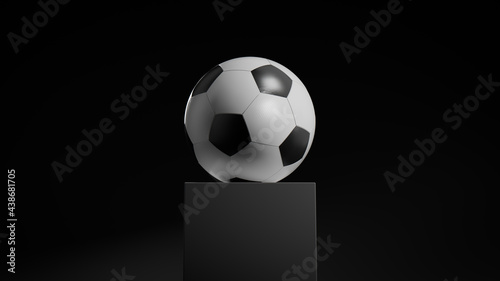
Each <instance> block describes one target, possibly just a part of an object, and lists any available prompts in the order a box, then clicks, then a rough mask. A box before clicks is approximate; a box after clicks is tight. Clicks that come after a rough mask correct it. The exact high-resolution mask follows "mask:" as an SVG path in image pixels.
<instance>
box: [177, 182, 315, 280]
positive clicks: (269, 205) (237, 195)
mask: <svg viewBox="0 0 500 281" xmlns="http://www.w3.org/2000/svg"><path fill="white" fill-rule="evenodd" d="M184 203H185V204H186V205H187V206H190V207H192V208H194V209H196V212H193V214H191V215H190V216H189V223H186V224H185V226H184V281H247V280H248V281H282V280H286V279H284V276H285V275H287V274H285V272H286V271H287V270H291V267H292V265H294V264H295V265H301V264H302V262H303V260H304V259H305V258H308V257H314V258H316V256H315V255H316V252H315V248H316V184H315V183H286V182H283V183H247V182H242V183H215V182H214V183H202V182H200V183H186V184H185V193H184ZM290 276H293V275H290ZM307 276H308V277H307V278H306V279H301V280H311V281H316V271H315V270H314V271H313V272H307ZM291 280H293V279H291Z"/></svg>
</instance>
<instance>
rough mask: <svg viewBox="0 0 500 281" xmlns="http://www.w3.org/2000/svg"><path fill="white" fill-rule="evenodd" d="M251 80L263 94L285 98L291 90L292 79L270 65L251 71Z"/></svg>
mask: <svg viewBox="0 0 500 281" xmlns="http://www.w3.org/2000/svg"><path fill="white" fill-rule="evenodd" d="M252 75H253V78H254V79H255V82H256V83H257V86H258V87H259V91H260V92H261V93H264V94H270V95H276V96H281V97H285V98H286V97H287V96H288V93H290V88H292V79H290V77H288V75H286V74H285V73H284V72H283V71H281V70H279V69H278V68H276V67H274V66H272V65H264V66H261V67H259V68H256V69H254V70H252Z"/></svg>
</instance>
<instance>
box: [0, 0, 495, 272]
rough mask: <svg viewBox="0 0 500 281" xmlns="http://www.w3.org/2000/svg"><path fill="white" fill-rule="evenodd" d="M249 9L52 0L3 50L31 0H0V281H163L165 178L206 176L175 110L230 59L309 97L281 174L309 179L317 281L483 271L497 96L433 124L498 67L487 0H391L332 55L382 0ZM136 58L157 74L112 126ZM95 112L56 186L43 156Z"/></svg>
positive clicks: (171, 216) (176, 217)
mask: <svg viewBox="0 0 500 281" xmlns="http://www.w3.org/2000/svg"><path fill="white" fill-rule="evenodd" d="M269 2H270V1H250V0H246V1H244V2H243V3H242V4H241V5H239V6H237V7H235V8H234V10H233V11H232V12H227V13H226V14H224V16H225V19H224V21H220V19H219V17H218V16H217V13H216V12H215V10H214V8H213V6H212V1H198V2H195V1H175V2H172V1H131V2H126V3H125V2H123V1H122V2H119V3H114V4H112V3H110V2H108V3H107V4H104V3H102V2H100V1H92V2H91V1H72V2H70V3H68V4H66V5H64V6H61V7H60V11H59V13H58V14H57V15H56V16H55V17H54V18H52V19H50V20H49V23H48V24H47V25H46V26H45V27H43V28H40V30H39V32H38V34H37V35H36V36H35V37H34V38H33V39H30V41H29V43H28V44H26V45H21V46H20V51H19V53H18V54H15V53H14V51H13V49H12V47H11V45H10V43H9V41H8V39H7V33H8V32H14V33H17V34H20V30H21V26H22V22H21V20H20V19H21V17H23V16H26V17H28V18H31V17H32V15H33V13H34V12H36V11H38V10H40V8H39V6H38V4H36V1H24V2H22V1H4V2H3V3H2V8H1V10H2V17H1V18H2V28H5V30H4V31H3V32H2V33H3V34H4V37H3V38H4V39H3V41H2V42H3V43H2V45H3V46H4V47H5V48H3V51H2V52H3V54H4V55H3V59H2V66H3V67H4V68H5V70H6V72H4V73H5V74H4V75H3V76H2V77H3V78H2V84H1V85H2V90H1V93H2V97H3V98H4V99H3V100H4V106H3V108H7V112H6V117H7V118H6V124H5V126H4V129H3V132H4V136H3V139H4V140H5V144H4V146H3V147H4V149H5V151H6V154H7V163H6V165H7V168H8V169H12V168H14V169H16V179H17V181H16V184H17V193H16V200H17V201H16V204H17V218H18V220H19V221H18V223H17V228H16V238H17V240H16V243H17V251H16V255H17V259H16V262H17V264H16V271H17V272H18V273H17V274H16V275H15V276H14V278H12V277H13V276H9V275H10V274H9V275H7V273H6V272H7V271H6V270H7V267H6V264H5V260H6V258H5V255H7V251H6V250H7V249H6V247H7V244H6V240H4V239H2V243H1V244H0V250H1V254H2V258H0V260H1V261H2V264H3V266H2V272H1V273H0V276H2V280H4V277H3V276H9V277H10V278H12V280H35V279H36V280H74V281H77V280H86V281H89V280H106V281H107V280H111V279H112V278H113V275H112V273H111V270H113V269H116V270H117V271H118V272H120V271H121V269H122V268H123V267H125V268H126V272H127V274H129V275H134V276H136V277H135V279H134V280H137V281H141V280H181V279H182V274H181V273H182V227H183V219H182V216H181V214H180V211H179V209H178V204H179V203H181V202H182V189H183V182H185V181H211V180H212V179H211V178H210V176H209V175H208V174H207V173H206V172H205V171H204V170H203V169H202V168H201V167H200V166H199V165H198V164H197V163H196V159H195V158H194V156H193V154H192V149H191V147H189V145H188V144H187V143H186V139H185V135H184V130H183V114H184V109H185V104H186V102H187V99H188V96H189V93H190V91H191V89H192V87H193V86H194V84H195V83H196V81H198V79H199V78H200V77H201V76H202V75H203V74H204V73H205V72H206V71H207V70H209V69H210V68H211V67H213V66H214V65H216V64H218V63H221V62H223V61H225V60H228V59H231V58H234V57H240V56H259V57H265V58H269V59H272V60H274V61H277V62H280V63H281V64H283V65H285V66H286V67H288V68H289V69H290V70H292V71H293V72H294V73H295V74H296V75H297V76H298V77H300V79H301V80H302V81H303V82H304V84H305V85H306V87H307V88H308V91H309V93H310V95H311V97H312V100H313V102H314V105H315V110H316V120H317V127H316V135H315V139H314V143H313V146H312V148H311V151H310V153H309V155H308V157H307V158H306V160H305V161H304V162H303V163H302V165H301V166H300V167H299V168H298V169H297V170H296V171H295V172H294V173H293V174H292V175H290V176H289V177H287V178H286V179H284V181H290V182H292V181H314V182H316V183H317V198H318V199H317V203H318V208H317V213H318V235H319V236H320V237H323V238H326V236H327V235H329V234H331V235H332V237H333V240H334V241H335V242H338V243H341V244H342V245H341V247H340V248H338V249H337V250H336V251H335V252H334V253H333V254H332V256H331V257H330V258H329V259H328V260H326V261H324V262H322V263H320V264H319V274H318V276H319V280H339V281H340V280H348V281H358V280H359V281H361V280H363V281H367V280H379V281H389V280H436V281H437V280H439V281H441V280H444V279H445V278H448V279H452V278H454V277H455V276H459V280H497V278H498V276H497V275H498V271H497V267H498V262H499V259H498V255H497V253H498V250H499V243H498V237H499V236H500V235H499V231H498V230H497V227H496V225H497V224H498V217H497V214H498V209H499V207H498V204H497V203H498V199H497V197H496V192H495V191H496V190H497V189H498V186H499V184H498V171H499V164H498V157H499V155H500V153H499V149H498V143H499V138H498V136H497V133H498V124H497V121H496V120H498V110H497V108H498V105H499V99H498V97H497V96H498V93H499V92H500V90H497V92H495V93H494V94H492V96H491V97H490V98H489V99H488V100H486V101H484V102H482V103H481V104H480V106H479V109H478V110H477V111H476V112H474V113H472V115H471V117H470V118H469V119H467V120H464V122H463V124H462V126H461V127H460V128H459V129H458V130H456V131H452V130H449V126H448V125H447V124H445V123H444V122H443V119H442V114H443V112H444V111H445V110H446V109H448V108H450V107H451V106H452V105H453V104H454V103H461V102H462V100H463V99H464V98H465V97H466V96H469V95H472V94H473V93H474V89H475V87H476V85H477V83H478V81H477V76H478V75H483V76H484V77H486V76H487V75H488V74H490V73H493V80H496V81H498V80H500V76H499V73H498V66H499V61H498V50H499V49H500V48H499V47H500V46H499V43H498V23H497V17H498V13H499V12H500V9H499V4H498V3H495V2H497V1H493V0H492V1H475V2H469V1H464V2H460V1H458V2H457V1H455V2H450V3H446V4H440V5H438V4H436V3H435V1H416V0H414V1H411V2H409V1H402V2H401V3H402V6H403V7H404V9H403V11H402V12H401V13H400V14H398V15H395V16H393V18H392V21H391V23H390V24H389V26H388V27H386V28H383V29H382V31H381V33H380V35H378V36H377V37H376V38H374V39H373V40H372V41H371V43H370V44H369V45H368V46H367V47H366V48H364V49H363V50H362V51H361V53H360V54H359V55H354V56H353V57H352V59H353V60H352V63H350V64H348V63H347V62H346V60H345V58H344V56H343V54H342V52H341V50H340V48H339V43H340V42H342V41H345V42H347V43H349V44H352V43H353V36H354V31H353V28H354V27H355V26H358V27H361V28H363V27H364V25H365V23H366V22H368V21H370V20H372V18H371V16H370V13H369V12H370V10H372V9H373V10H376V11H378V10H380V9H383V8H386V6H387V2H388V1H370V2H360V1H335V3H330V2H329V1H298V2H294V1H279V2H278V1H275V2H274V1H273V4H270V3H269ZM156 64H160V66H161V67H160V68H161V69H162V70H163V71H166V72H170V76H169V77H167V78H166V79H165V81H163V83H161V84H160V86H159V87H158V88H157V89H156V90H154V91H152V92H150V93H149V95H148V97H147V99H146V100H145V101H143V102H141V103H140V104H139V106H138V107H137V108H136V109H134V110H132V111H131V114H130V116H129V117H128V118H126V119H125V120H123V121H121V120H118V119H116V114H114V113H112V112H111V111H110V104H111V102H112V101H113V100H115V99H117V98H119V96H120V94H121V93H130V90H131V89H132V88H133V87H134V86H136V85H139V84H140V83H141V81H142V78H143V77H144V75H145V74H146V71H145V70H144V68H145V67H146V66H147V65H150V66H153V67H154V66H155V65H156ZM105 117H110V118H114V119H113V120H114V121H115V123H114V124H115V125H116V129H115V131H114V132H112V133H110V134H108V135H106V136H105V138H104V140H103V142H102V144H100V145H99V146H98V147H97V148H95V149H94V150H93V152H92V153H91V155H89V156H87V157H85V158H84V159H83V161H82V163H81V164H80V165H79V166H78V167H77V168H75V170H74V171H73V172H72V173H70V174H65V175H64V181H63V182H62V183H59V182H58V180H57V178H56V176H55V174H54V172H53V170H52V168H51V163H52V162H53V161H63V160H64V157H65V149H64V148H65V146H66V145H70V146H73V147H74V146H75V145H76V144H77V143H78V142H79V141H80V140H82V139H84V137H83V135H82V134H81V130H82V129H88V130H90V129H93V128H97V126H98V123H99V121H100V120H101V119H102V118H105ZM436 127H443V128H446V132H447V134H448V140H447V141H446V142H445V143H444V144H441V145H439V146H438V147H437V149H436V152H435V153H434V154H433V155H432V156H431V157H429V158H428V159H426V160H425V163H424V164H423V165H421V166H420V167H418V168H417V169H416V171H415V173H414V174H413V175H411V176H410V177H409V178H408V179H407V180H406V181H405V182H404V183H399V184H397V185H396V192H394V193H392V192H391V190H390V189H389V187H388V185H387V183H386V181H385V179H384V177H383V173H384V172H385V171H386V170H390V171H395V170H396V168H397V164H398V163H399V162H398V160H397V157H398V155H400V154H402V155H404V156H405V157H406V156H407V155H408V154H409V153H410V152H411V151H412V150H413V149H415V145H414V144H413V140H414V139H415V138H419V139H423V138H427V137H429V136H430V134H431V131H432V130H433V129H434V128H436ZM6 188H7V187H5V189H6ZM5 198H6V197H5ZM2 201H3V202H6V199H5V201H4V200H2ZM214 204H215V202H214ZM5 207H6V203H5ZM4 218H5V217H4ZM4 218H2V220H4V221H5V219H4ZM2 229H4V228H2ZM1 232H4V233H5V232H6V230H5V229H4V230H0V233H1ZM235 247H237V245H235ZM243 254H244V253H242V255H243ZM220 267H221V270H224V265H223V264H221V265H220ZM283 270H285V269H283Z"/></svg>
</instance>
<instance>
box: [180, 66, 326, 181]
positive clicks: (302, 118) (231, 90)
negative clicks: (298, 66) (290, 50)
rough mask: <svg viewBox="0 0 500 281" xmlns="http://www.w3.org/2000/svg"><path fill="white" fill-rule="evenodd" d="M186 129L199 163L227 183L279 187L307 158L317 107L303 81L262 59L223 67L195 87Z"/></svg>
mask: <svg viewBox="0 0 500 281" xmlns="http://www.w3.org/2000/svg"><path fill="white" fill-rule="evenodd" d="M184 125H185V128H186V132H187V134H188V137H189V139H190V140H191V142H192V144H193V147H194V152H195V155H196V158H197V160H198V162H199V164H200V165H201V166H202V167H203V168H204V169H205V170H206V171H207V172H208V173H209V174H210V175H212V176H213V177H215V178H216V179H218V180H220V181H223V182H231V181H257V182H277V181H279V180H281V179H283V178H285V177H286V176H288V175H289V174H290V173H292V172H293V171H294V170H295V169H296V168H297V167H298V166H299V165H300V163H302V161H303V160H304V158H305V157H306V155H307V153H308V152H309V149H310V148H311V144H312V141H313V138H314V130H315V126H316V118H315V114H314V106H313V103H312V101H311V98H310V97H309V93H308V92H307V89H306V87H305V86H304V84H302V82H301V81H300V79H299V78H298V77H297V76H295V74H293V73H292V72H291V71H290V70H288V69H287V68H286V67H284V66H283V65H281V64H279V63H277V62H274V61H272V60H268V59H264V58H258V57H242V58H236V59H232V60H228V61H226V62H223V63H221V64H219V65H217V66H215V67H214V68H212V69H211V70H210V71H208V72H207V73H206V74H205V75H204V76H203V77H202V78H201V79H200V80H199V81H198V83H197V84H196V86H195V87H194V88H193V90H192V92H191V95H190V96H189V100H188V102H187V106H186V112H185V115H184Z"/></svg>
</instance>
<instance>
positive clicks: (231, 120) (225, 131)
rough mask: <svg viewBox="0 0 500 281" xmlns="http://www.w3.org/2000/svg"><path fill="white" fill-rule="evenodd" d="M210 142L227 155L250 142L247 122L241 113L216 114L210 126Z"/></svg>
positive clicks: (231, 154) (234, 152)
mask: <svg viewBox="0 0 500 281" xmlns="http://www.w3.org/2000/svg"><path fill="white" fill-rule="evenodd" d="M209 140H210V142H211V143H212V144H213V145H215V147H217V148H218V149H219V150H220V151H222V152H224V153H225V154H227V155H228V156H233V155H234V154H236V152H238V151H240V150H241V149H243V148H244V147H245V146H246V145H247V144H248V143H250V134H249V133H248V128H247V124H246V123H245V119H243V115H241V114H217V115H215V117H214V120H213V122H212V128H210V136H209Z"/></svg>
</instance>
